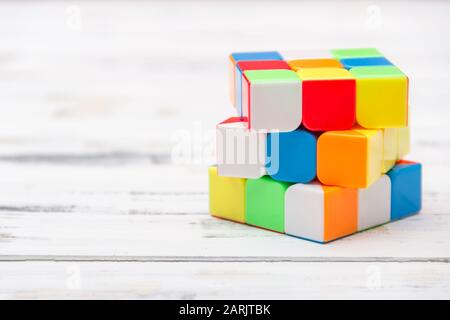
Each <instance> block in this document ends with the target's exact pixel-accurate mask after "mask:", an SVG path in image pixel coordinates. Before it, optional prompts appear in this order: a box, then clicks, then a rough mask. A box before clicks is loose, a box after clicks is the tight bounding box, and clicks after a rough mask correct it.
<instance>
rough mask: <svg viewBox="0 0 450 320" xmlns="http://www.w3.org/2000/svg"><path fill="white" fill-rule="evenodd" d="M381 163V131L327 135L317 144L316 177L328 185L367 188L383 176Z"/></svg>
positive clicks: (335, 132) (340, 132)
mask: <svg viewBox="0 0 450 320" xmlns="http://www.w3.org/2000/svg"><path fill="white" fill-rule="evenodd" d="M381 159H382V135H381V132H379V131H376V130H346V131H329V132H325V133H324V134H322V135H321V136H320V137H319V140H318V142H317V177H318V178H319V180H320V182H322V183H323V184H326V185H335V186H344V187H350V188H366V187H367V186H369V185H370V184H371V183H372V182H373V181H375V180H376V179H377V178H378V177H379V176H380V175H381Z"/></svg>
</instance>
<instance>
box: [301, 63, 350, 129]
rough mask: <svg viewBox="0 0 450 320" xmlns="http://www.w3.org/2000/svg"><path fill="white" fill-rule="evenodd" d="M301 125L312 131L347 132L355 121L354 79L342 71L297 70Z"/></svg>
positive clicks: (331, 69) (336, 69) (328, 69)
mask: <svg viewBox="0 0 450 320" xmlns="http://www.w3.org/2000/svg"><path fill="white" fill-rule="evenodd" d="M297 74H298V76H299V77H300V79H301V81H302V112H303V116H302V122H303V125H304V126H305V127H306V128H307V129H309V130H312V131H325V130H346V129H350V128H351V127H352V126H353V124H354V122H355V79H354V77H353V76H352V75H351V74H350V72H348V71H347V70H345V69H341V68H300V69H299V71H297Z"/></svg>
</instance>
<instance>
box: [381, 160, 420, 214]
mask: <svg viewBox="0 0 450 320" xmlns="http://www.w3.org/2000/svg"><path fill="white" fill-rule="evenodd" d="M387 174H388V176H389V178H390V179H391V190H392V191H391V197H392V201H391V220H398V219H401V218H404V217H407V216H409V215H412V214H415V213H417V212H419V211H420V209H421V208H422V165H421V164H420V163H416V162H412V161H404V160H402V161H399V162H398V163H397V164H396V165H395V167H394V168H393V169H392V170H391V171H389V172H388V173H387Z"/></svg>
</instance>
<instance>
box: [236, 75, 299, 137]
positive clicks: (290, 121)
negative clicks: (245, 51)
mask: <svg viewBox="0 0 450 320" xmlns="http://www.w3.org/2000/svg"><path fill="white" fill-rule="evenodd" d="M242 104H243V115H244V117H246V118H248V126H249V128H250V129H254V130H271V131H273V130H275V131H281V132H287V131H293V130H295V129H297V128H298V127H299V126H300V124H301V122H302V104H301V83H300V79H299V78H298V76H297V74H296V73H295V72H294V71H291V70H250V71H244V80H243V83H242Z"/></svg>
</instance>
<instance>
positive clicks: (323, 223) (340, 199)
mask: <svg viewBox="0 0 450 320" xmlns="http://www.w3.org/2000/svg"><path fill="white" fill-rule="evenodd" d="M285 212H286V216H285V230H286V233H287V234H289V235H292V236H295V237H299V238H304V239H308V240H312V241H316V242H321V243H323V242H329V241H332V240H335V239H338V238H341V237H344V236H347V235H350V234H352V233H354V232H356V230H357V194H356V190H354V189H349V188H340V187H328V186H322V185H320V184H318V183H311V184H301V183H298V184H295V185H292V186H291V187H289V188H288V190H287V191H286V209H285Z"/></svg>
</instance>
